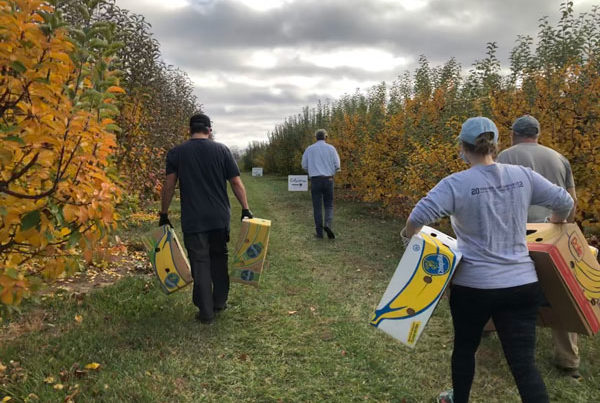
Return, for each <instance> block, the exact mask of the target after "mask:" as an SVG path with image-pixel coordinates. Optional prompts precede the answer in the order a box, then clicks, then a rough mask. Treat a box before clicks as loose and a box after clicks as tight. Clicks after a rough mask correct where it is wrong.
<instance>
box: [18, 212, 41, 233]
mask: <svg viewBox="0 0 600 403" xmlns="http://www.w3.org/2000/svg"><path fill="white" fill-rule="evenodd" d="M40 218H41V217H40V211H39V210H34V211H30V212H29V213H27V214H25V215H24V216H23V218H21V231H27V230H28V229H30V228H33V227H37V226H38V225H39V224H40Z"/></svg>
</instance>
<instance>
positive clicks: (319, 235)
mask: <svg viewBox="0 0 600 403" xmlns="http://www.w3.org/2000/svg"><path fill="white" fill-rule="evenodd" d="M315 238H317V239H323V234H315Z"/></svg>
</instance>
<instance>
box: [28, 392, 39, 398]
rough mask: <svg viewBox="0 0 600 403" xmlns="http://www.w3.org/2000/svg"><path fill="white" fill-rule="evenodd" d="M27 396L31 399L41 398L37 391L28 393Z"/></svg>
mask: <svg viewBox="0 0 600 403" xmlns="http://www.w3.org/2000/svg"><path fill="white" fill-rule="evenodd" d="M27 397H28V398H29V400H40V397H39V396H38V395H36V394H35V393H30V394H28V395H27Z"/></svg>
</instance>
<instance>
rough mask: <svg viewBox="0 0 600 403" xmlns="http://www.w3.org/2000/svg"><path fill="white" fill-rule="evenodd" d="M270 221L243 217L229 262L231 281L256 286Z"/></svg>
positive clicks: (269, 230) (262, 263)
mask: <svg viewBox="0 0 600 403" xmlns="http://www.w3.org/2000/svg"><path fill="white" fill-rule="evenodd" d="M270 232H271V221H269V220H263V219H262V218H252V219H247V218H246V219H244V220H243V221H242V226H241V228H240V236H239V238H238V241H237V244H236V246H235V253H234V255H233V262H232V264H231V270H230V277H231V281H235V282H238V283H243V284H249V285H253V286H255V287H258V283H259V281H260V278H261V275H262V271H263V266H264V264H265V258H266V256H267V247H268V246H269V233H270Z"/></svg>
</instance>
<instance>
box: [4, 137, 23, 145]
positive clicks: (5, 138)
mask: <svg viewBox="0 0 600 403" xmlns="http://www.w3.org/2000/svg"><path fill="white" fill-rule="evenodd" d="M4 140H6V141H15V142H17V143H19V144H25V141H23V139H22V138H21V137H19V136H7V137H4Z"/></svg>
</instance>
